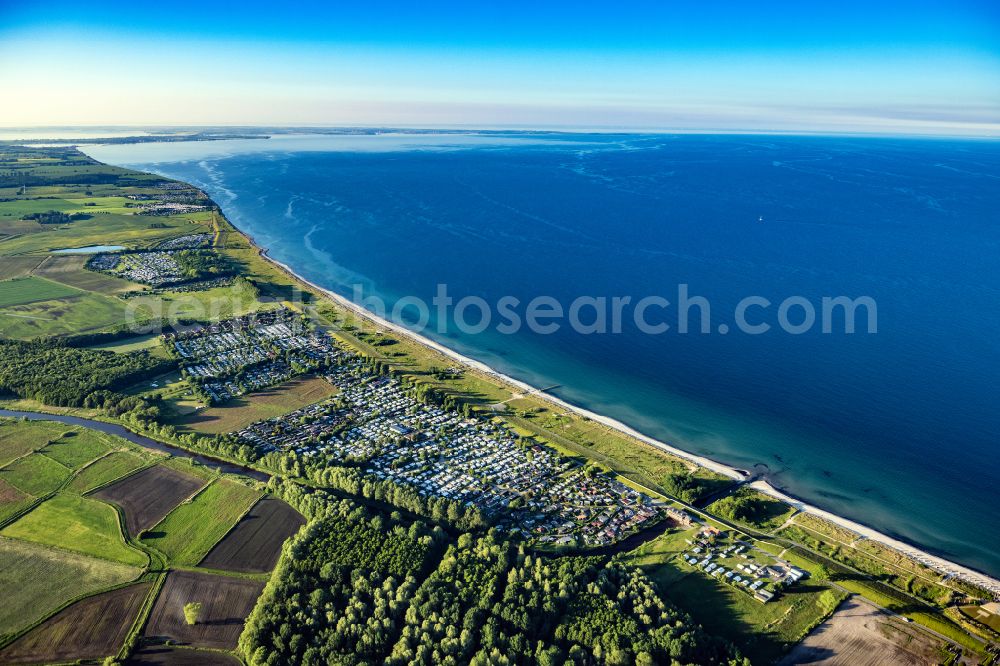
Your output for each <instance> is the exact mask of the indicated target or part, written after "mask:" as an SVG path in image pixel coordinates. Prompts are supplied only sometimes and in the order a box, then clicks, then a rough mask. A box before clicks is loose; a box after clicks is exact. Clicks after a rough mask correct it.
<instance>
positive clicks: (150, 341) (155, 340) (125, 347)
mask: <svg viewBox="0 0 1000 666" xmlns="http://www.w3.org/2000/svg"><path fill="white" fill-rule="evenodd" d="M159 346H160V336H159V335H158V334H156V333H150V334H148V335H136V336H134V337H131V338H125V339H124V340H115V341H113V342H105V343H103V344H99V345H91V346H90V349H104V350H106V351H113V352H116V353H118V354H128V353H129V352H134V351H139V350H141V349H155V348H156V347H159Z"/></svg>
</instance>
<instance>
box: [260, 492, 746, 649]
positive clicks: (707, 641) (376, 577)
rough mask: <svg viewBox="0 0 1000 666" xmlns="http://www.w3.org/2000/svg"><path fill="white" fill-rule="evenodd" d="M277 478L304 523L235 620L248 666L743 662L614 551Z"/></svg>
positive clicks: (725, 644)
mask: <svg viewBox="0 0 1000 666" xmlns="http://www.w3.org/2000/svg"><path fill="white" fill-rule="evenodd" d="M277 485H278V486H279V488H278V489H279V492H280V494H282V495H285V496H286V497H287V496H289V495H291V496H292V497H289V499H290V500H291V501H293V502H294V503H295V504H297V506H298V507H299V508H300V509H301V510H303V511H304V512H305V513H306V514H307V515H309V516H312V517H313V520H312V521H311V522H310V524H309V525H308V527H307V528H306V529H305V530H303V531H302V532H301V533H300V534H299V535H298V536H297V537H295V538H294V539H293V540H292V541H291V542H289V543H288V544H286V547H285V553H284V556H283V558H282V561H281V563H280V564H279V567H278V569H277V571H276V573H275V575H274V577H273V578H272V580H271V582H270V583H269V584H268V586H267V588H266V589H265V592H264V596H263V598H262V600H261V603H258V605H257V608H256V609H255V610H254V612H253V614H252V615H251V616H250V618H249V620H248V622H247V628H246V631H245V632H244V634H243V637H242V639H241V648H242V650H243V653H244V654H245V655H247V657H248V659H249V662H250V663H251V664H253V665H255V666H256V665H269V666H270V665H276V664H285V663H301V664H306V665H308V664H331V663H335V664H351V665H361V664H374V663H380V662H384V663H387V664H394V665H404V664H428V665H430V664H434V665H437V664H445V665H447V664H456V665H457V664H469V663H471V664H534V663H538V664H553V665H559V666H562V665H567V666H570V665H580V666H582V665H584V664H588V665H590V664H593V665H603V664H607V665H612V664H692V663H696V664H736V663H744V662H743V660H742V659H741V658H740V656H739V655H738V654H737V652H736V651H735V649H734V648H732V647H731V646H730V645H728V644H727V643H724V642H723V641H721V640H719V639H716V638H713V637H711V636H709V635H707V634H705V633H704V632H703V631H702V630H701V628H700V627H699V626H697V625H695V624H694V623H693V622H692V621H691V619H690V618H689V617H688V616H687V615H685V614H684V613H682V612H681V611H679V610H677V609H676V608H675V607H673V606H672V605H671V604H669V603H668V602H667V601H666V600H664V599H663V598H662V597H661V596H660V595H659V594H658V592H657V591H656V589H655V587H654V586H653V584H652V583H651V582H650V581H649V579H648V578H646V576H645V575H644V574H642V572H640V571H639V570H638V569H635V568H632V567H627V566H624V565H623V564H621V563H619V562H617V561H616V560H610V561H609V560H608V559H607V558H602V557H559V558H556V557H548V556H542V555H538V554H532V553H531V552H530V551H529V550H527V549H526V547H525V546H524V545H523V544H521V543H517V542H515V541H510V540H507V539H506V537H504V536H503V535H501V534H500V533H498V532H496V531H494V530H487V531H482V530H480V531H476V532H471V533H470V532H465V533H462V534H460V535H458V536H457V538H456V537H455V536H453V535H451V534H449V533H447V532H446V531H444V530H442V529H441V528H440V527H433V528H432V527H430V526H428V525H427V524H425V523H423V522H421V521H407V520H406V519H404V518H403V516H402V515H400V514H399V512H393V513H392V514H391V515H389V516H386V515H384V514H380V513H374V512H373V511H372V510H371V509H366V508H362V507H360V506H359V505H357V504H356V503H354V502H351V501H349V500H339V499H336V498H333V497H332V496H329V495H326V494H323V493H317V492H309V491H307V490H304V489H303V488H302V487H301V486H295V485H294V484H290V483H287V482H279V483H278V484H277Z"/></svg>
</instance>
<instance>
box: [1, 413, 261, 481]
mask: <svg viewBox="0 0 1000 666" xmlns="http://www.w3.org/2000/svg"><path fill="white" fill-rule="evenodd" d="M0 416H6V417H9V418H24V419H29V420H31V421H56V422H58V423H65V424H67V425H75V426H80V427H82V428H90V429H91V430H98V431H100V432H103V433H107V434H109V435H117V436H118V437H121V438H122V439H127V440H128V441H130V442H132V443H133V444H138V445H139V446H142V447H144V448H147V449H153V450H156V451H163V452H164V453H169V454H170V455H174V456H178V457H182V458H190V459H191V460H194V461H195V462H198V463H201V464H202V465H205V466H206V467H211V468H212V469H217V470H219V471H220V472H225V473H227V474H242V475H243V476H249V477H251V478H254V479H258V480H260V481H267V480H268V479H270V478H271V476H270V475H269V474H265V473H264V472H261V471H258V470H256V469H252V468H250V467H245V466H243V465H237V464H236V463H231V462H226V461H225V460H219V459H218V458H213V457H211V456H206V455H202V454H200V453H192V452H191V451H188V450H187V449H182V448H180V447H179V446H173V445H172V444H165V443H163V442H160V441H157V440H155V439H150V438H149V437H146V436H145V435H138V434H136V433H134V432H132V431H131V430H129V429H128V428H125V427H124V426H120V425H118V424H117V423H105V422H104V421H95V420H93V419H86V418H83V417H81V416H70V415H67V414H43V413H41V412H23V411H20V410H10V409H0Z"/></svg>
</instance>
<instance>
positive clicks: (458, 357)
mask: <svg viewBox="0 0 1000 666" xmlns="http://www.w3.org/2000/svg"><path fill="white" fill-rule="evenodd" d="M81 152H85V151H81ZM85 154H86V153H85ZM89 156H90V155H89V154H88V157H89ZM91 159H94V158H93V157H91ZM98 161H99V160H98ZM161 175H162V174H161ZM163 177H165V178H171V177H170V176H165V175H164V176H163ZM175 180H176V179H175ZM192 187H196V186H194V185H192ZM197 189H201V188H197ZM213 203H214V201H213ZM215 205H216V206H217V208H218V210H219V214H220V216H221V217H222V218H223V221H224V222H225V224H228V225H229V227H230V228H232V229H233V230H234V231H235V232H236V233H238V234H239V235H240V236H242V237H243V238H245V239H246V240H247V242H248V244H249V245H250V249H251V250H253V251H255V252H256V253H257V255H258V256H260V257H261V258H262V259H263V260H265V261H267V262H269V263H270V264H271V265H273V266H275V267H276V268H278V269H279V270H280V271H282V272H283V273H284V274H286V275H287V276H288V277H289V278H291V279H292V280H293V281H295V282H298V283H300V284H302V285H306V286H308V287H309V288H310V289H311V290H314V291H315V292H317V294H318V295H322V296H325V297H326V298H328V299H329V300H331V301H332V302H333V303H335V304H337V305H339V306H341V307H343V308H345V309H346V310H347V311H348V312H350V313H353V314H354V315H355V316H358V317H360V318H362V319H364V320H366V321H368V322H369V323H371V324H373V325H375V326H377V327H380V328H383V329H386V330H391V331H393V332H394V333H396V334H398V335H402V336H406V337H407V339H409V340H411V341H413V342H415V343H417V344H419V345H422V346H424V347H427V348H429V349H432V350H434V351H436V352H438V353H440V354H442V355H443V356H445V357H446V358H449V359H451V360H453V361H455V362H456V363H459V364H461V365H463V366H466V367H468V368H470V369H471V370H473V371H474V372H477V373H479V374H480V375H484V376H486V377H487V378H490V379H492V380H494V381H497V382H499V383H501V384H502V385H504V386H506V387H508V388H510V389H511V390H512V391H520V392H522V393H525V394H532V395H536V396H538V397H539V398H541V399H542V400H543V401H546V402H548V403H550V404H553V405H556V406H559V407H560V408H562V409H564V410H567V411H571V412H573V413H575V414H577V415H578V416H580V417H582V418H586V419H589V420H592V421H594V422H596V423H600V424H601V425H603V426H605V427H607V428H610V429H612V430H615V431H617V432H619V433H621V434H623V435H625V436H626V437H630V438H632V439H635V440H637V441H639V442H642V443H645V444H647V445H649V446H653V447H654V448H656V449H659V450H661V451H663V452H664V453H667V454H669V455H672V456H675V457H677V458H679V459H681V460H683V461H686V462H688V463H690V464H693V465H697V466H700V467H703V468H705V469H708V470H711V471H713V472H716V473H718V474H721V475H723V476H725V477H727V478H730V479H732V480H734V481H741V482H747V481H750V478H751V474H750V473H749V472H747V471H745V470H742V469H738V468H735V467H732V466H729V465H726V464H724V463H721V462H719V461H717V460H713V459H711V458H708V457H705V456H700V455H697V454H694V453H691V452H689V451H685V450H683V449H680V448H677V447H676V446H673V445H671V444H669V443H667V442H664V441H661V440H658V439H656V438H654V437H651V436H649V435H646V434H644V433H642V432H640V431H638V430H636V429H635V428H632V427H631V426H629V425H627V424H625V423H623V422H621V421H619V420H617V419H614V418H612V417H609V416H604V415H602V414H598V413H596V412H593V411H591V410H589V409H586V408H584V407H580V406H579V405H575V404H572V403H570V402H568V401H566V400H564V399H562V398H559V397H556V396H554V395H551V394H549V393H546V392H544V391H543V390H541V389H539V388H537V387H535V386H532V385H530V384H528V383H527V382H524V381H521V380H518V379H516V378H514V377H511V376H509V375H507V374H504V373H502V372H500V371H499V370H496V369H495V368H493V367H491V366H489V365H487V364H486V363H484V362H482V361H479V360H476V359H474V358H471V357H468V356H466V355H464V354H462V353H461V352H458V351H456V350H454V349H451V348H449V347H447V346H445V345H443V344H441V343H439V342H437V341H435V340H433V339H430V338H428V337H426V336H424V335H422V334H420V333H417V332H415V331H412V330H410V329H408V328H406V327H405V326H402V325H401V324H397V323H395V322H392V321H389V320H387V319H383V318H381V317H379V316H377V315H375V314H374V313H372V312H370V311H368V310H366V309H365V308H363V307H361V306H359V305H357V304H356V303H354V302H352V301H351V300H349V299H348V298H346V297H344V296H342V295H340V294H338V293H336V292H334V291H332V290H331V289H327V288H325V287H322V286H320V285H318V284H316V283H315V282H313V281H311V280H308V279H306V278H305V277H304V276H302V275H300V274H299V273H298V272H296V271H295V270H294V269H293V268H292V267H291V266H289V265H287V264H285V263H284V262H282V261H279V260H278V259H275V258H274V257H272V256H270V253H269V248H267V247H264V246H262V245H260V244H258V243H257V241H256V240H255V239H254V238H253V236H252V235H251V234H250V233H248V232H246V231H244V230H243V229H241V228H239V227H238V226H237V225H235V224H234V223H233V222H232V220H231V219H230V218H229V216H228V215H226V213H225V211H223V209H222V206H220V205H219V204H218V203H216V204H215ZM747 485H749V486H750V487H752V488H754V489H755V490H757V491H759V492H761V493H763V494H766V495H768V496H770V497H773V498H775V499H778V500H780V501H783V502H785V503H787V504H789V505H790V506H792V507H793V508H794V509H796V510H797V511H800V512H803V513H808V514H811V515H815V516H817V517H820V518H823V519H825V520H828V521H829V522H831V523H834V524H836V525H837V526H839V527H842V528H844V529H847V530H849V531H851V532H854V533H856V534H858V535H859V536H860V537H863V538H867V539H870V540H872V541H875V542H878V543H880V544H882V545H884V546H886V547H889V548H891V549H893V550H896V551H898V552H900V553H902V554H903V555H904V556H906V557H908V558H911V559H913V560H916V561H918V562H920V563H922V564H925V565H927V566H928V567H930V568H932V569H934V570H935V571H938V572H939V573H941V574H944V575H948V576H953V577H956V578H959V579H962V580H966V581H968V582H970V583H972V584H974V585H977V586H979V587H983V588H985V589H987V590H989V591H990V592H991V593H992V594H993V595H994V596H995V597H996V598H1000V579H998V578H996V577H994V576H991V575H989V574H986V573H983V572H981V571H978V570H976V569H973V568H971V567H968V566H966V565H962V564H959V563H957V562H953V561H952V560H949V559H947V558H945V557H943V556H940V555H934V554H932V553H930V552H927V551H926V550H923V548H921V547H920V546H917V545H914V544H912V543H908V542H906V541H903V540H902V539H899V538H895V537H891V536H889V535H887V534H883V533H882V532H879V531H878V530H876V529H875V528H872V527H869V526H867V525H865V524H863V523H860V522H857V521H855V520H851V519H849V518H845V517H843V516H839V515H837V514H834V513H832V512H830V511H828V510H826V509H823V508H821V507H818V506H815V505H813V504H810V503H808V502H806V501H804V500H801V499H799V498H797V497H795V496H793V495H790V494H788V493H786V492H784V491H782V490H780V489H778V488H776V487H775V486H773V485H771V483H770V482H768V481H767V480H765V479H757V480H754V481H752V482H750V483H748V484H747Z"/></svg>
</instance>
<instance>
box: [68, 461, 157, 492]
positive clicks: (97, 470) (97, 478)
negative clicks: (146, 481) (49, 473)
mask: <svg viewBox="0 0 1000 666" xmlns="http://www.w3.org/2000/svg"><path fill="white" fill-rule="evenodd" d="M146 464H147V461H146V459H145V458H143V457H142V456H139V455H137V454H135V453H131V452H129V451H112V452H111V453H109V454H108V455H106V456H104V457H103V458H100V459H99V460H95V461H94V462H93V463H91V464H90V465H87V466H86V467H84V468H83V469H81V470H80V471H79V472H77V475H76V476H75V477H74V478H73V480H72V481H71V482H70V484H69V486H68V489H69V490H71V491H73V492H77V493H80V494H86V493H88V492H90V491H91V490H93V489H95V488H98V487H100V486H103V485H106V484H108V483H111V482H112V481H114V480H115V479H118V478H121V477H123V476H125V475H126V474H128V473H130V472H133V471H135V470H137V469H139V468H140V467H143V466H144V465H146Z"/></svg>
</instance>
